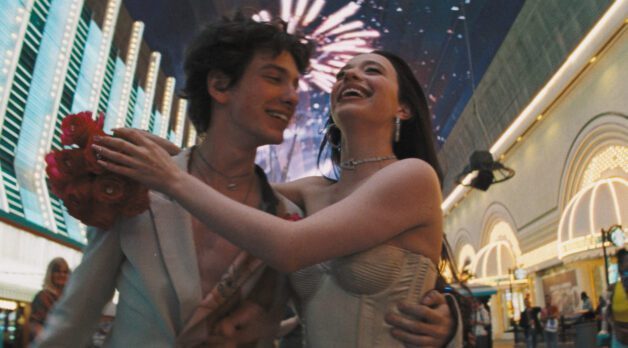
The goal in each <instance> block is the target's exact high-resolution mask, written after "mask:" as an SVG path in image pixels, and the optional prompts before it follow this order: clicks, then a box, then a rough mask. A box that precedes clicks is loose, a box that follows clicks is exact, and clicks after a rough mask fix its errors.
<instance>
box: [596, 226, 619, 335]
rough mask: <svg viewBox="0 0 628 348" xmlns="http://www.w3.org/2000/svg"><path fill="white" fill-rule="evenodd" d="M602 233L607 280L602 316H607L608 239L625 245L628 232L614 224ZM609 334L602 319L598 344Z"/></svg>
mask: <svg viewBox="0 0 628 348" xmlns="http://www.w3.org/2000/svg"><path fill="white" fill-rule="evenodd" d="M601 233H602V251H603V253H604V276H605V281H606V291H607V294H606V295H607V296H605V297H606V305H605V306H604V308H602V318H606V311H607V310H608V306H609V304H610V298H608V297H609V296H608V286H609V280H608V257H607V255H606V241H610V242H612V243H613V244H614V245H615V246H616V247H623V246H624V243H625V242H626V234H625V233H624V229H623V228H622V227H621V225H617V224H615V225H612V226H611V227H609V228H608V229H606V230H605V229H603V228H602V229H601ZM609 338H610V337H609V334H608V323H607V322H606V320H602V327H601V328H600V332H598V333H597V341H598V343H600V344H598V345H601V343H602V342H604V341H607V340H609Z"/></svg>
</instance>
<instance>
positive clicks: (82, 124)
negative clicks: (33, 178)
mask: <svg viewBox="0 0 628 348" xmlns="http://www.w3.org/2000/svg"><path fill="white" fill-rule="evenodd" d="M104 120H105V118H104V115H103V114H102V113H101V114H100V115H99V116H98V119H97V120H96V121H95V120H94V119H93V118H92V113H91V112H89V111H85V112H81V113H78V114H73V115H68V116H66V117H65V118H64V119H63V121H62V122H61V132H62V134H61V143H62V144H63V145H66V148H65V149H63V150H60V151H56V150H53V151H52V152H50V153H48V154H47V155H46V173H47V174H48V179H49V182H50V188H51V190H52V192H53V193H54V194H55V195H57V197H59V198H61V200H62V201H63V203H64V204H65V206H66V208H67V209H68V212H69V213H70V215H72V216H74V217H75V218H77V219H79V220H80V221H81V222H83V223H84V224H86V225H90V226H95V227H99V228H102V229H108V228H110V227H111V226H112V225H113V223H114V222H115V220H116V218H117V217H118V216H125V217H131V216H135V215H137V214H139V213H141V212H143V211H145V210H146V209H148V203H149V202H148V189H147V188H145V187H144V186H142V185H141V184H139V183H138V182H137V181H134V180H132V179H129V178H126V177H123V176H121V175H119V174H115V173H112V172H110V171H108V170H106V169H105V168H103V167H102V166H101V165H100V164H98V162H97V161H98V154H96V153H95V152H94V150H93V149H92V147H91V145H92V143H93V141H94V136H96V135H98V136H103V137H104V136H108V135H107V134H105V132H104V131H103V124H104Z"/></svg>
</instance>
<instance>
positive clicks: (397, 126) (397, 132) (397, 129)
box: [395, 116, 401, 143]
mask: <svg viewBox="0 0 628 348" xmlns="http://www.w3.org/2000/svg"><path fill="white" fill-rule="evenodd" d="M400 138H401V119H400V118H399V116H397V117H395V142H396V143H398V142H399V139H400Z"/></svg>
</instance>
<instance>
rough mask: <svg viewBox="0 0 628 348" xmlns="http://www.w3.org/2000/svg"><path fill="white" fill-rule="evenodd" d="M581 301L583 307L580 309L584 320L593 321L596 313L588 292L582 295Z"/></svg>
mask: <svg viewBox="0 0 628 348" xmlns="http://www.w3.org/2000/svg"><path fill="white" fill-rule="evenodd" d="M580 300H581V301H582V307H581V309H580V311H581V313H582V319H584V320H592V319H593V318H594V317H595V313H594V312H593V304H592V303H591V298H589V295H587V293H586V291H583V292H581V293H580Z"/></svg>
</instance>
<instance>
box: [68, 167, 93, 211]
mask: <svg viewBox="0 0 628 348" xmlns="http://www.w3.org/2000/svg"><path fill="white" fill-rule="evenodd" d="M63 197H64V199H63V203H65V207H66V208H68V212H69V213H70V215H72V216H74V217H75V218H77V219H79V220H81V221H83V220H84V219H85V218H86V217H87V216H88V214H89V213H90V212H91V210H92V209H91V203H92V179H91V178H90V177H88V176H84V177H80V178H75V179H74V180H72V183H71V184H68V185H66V187H65V192H64V193H63Z"/></svg>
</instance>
